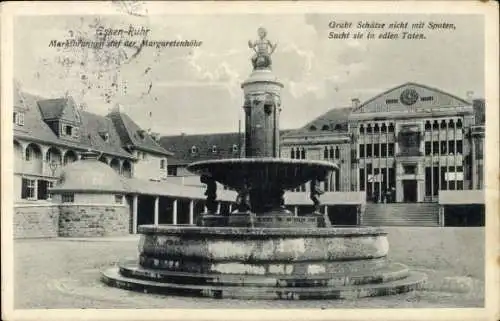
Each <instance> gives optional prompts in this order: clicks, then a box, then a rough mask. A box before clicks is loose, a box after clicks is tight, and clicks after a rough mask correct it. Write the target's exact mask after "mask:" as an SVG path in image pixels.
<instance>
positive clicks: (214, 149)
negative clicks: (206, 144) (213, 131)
mask: <svg viewBox="0 0 500 321" xmlns="http://www.w3.org/2000/svg"><path fill="white" fill-rule="evenodd" d="M212 154H217V146H215V145H213V146H212Z"/></svg>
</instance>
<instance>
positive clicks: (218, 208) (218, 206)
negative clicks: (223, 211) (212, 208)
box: [217, 202, 220, 214]
mask: <svg viewBox="0 0 500 321" xmlns="http://www.w3.org/2000/svg"><path fill="white" fill-rule="evenodd" d="M217 214H220V202H219V203H217Z"/></svg>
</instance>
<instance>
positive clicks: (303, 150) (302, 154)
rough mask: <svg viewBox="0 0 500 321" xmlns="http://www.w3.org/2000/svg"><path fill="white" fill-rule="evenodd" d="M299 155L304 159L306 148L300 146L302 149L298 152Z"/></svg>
mask: <svg viewBox="0 0 500 321" xmlns="http://www.w3.org/2000/svg"><path fill="white" fill-rule="evenodd" d="M300 157H301V158H302V159H306V150H305V149H303V148H302V151H301V153H300Z"/></svg>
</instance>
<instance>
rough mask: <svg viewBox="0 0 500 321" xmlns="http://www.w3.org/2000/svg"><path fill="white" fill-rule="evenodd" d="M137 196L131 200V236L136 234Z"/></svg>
mask: <svg viewBox="0 0 500 321" xmlns="http://www.w3.org/2000/svg"><path fill="white" fill-rule="evenodd" d="M138 198H139V196H138V195H134V198H133V199H132V234H137V204H138Z"/></svg>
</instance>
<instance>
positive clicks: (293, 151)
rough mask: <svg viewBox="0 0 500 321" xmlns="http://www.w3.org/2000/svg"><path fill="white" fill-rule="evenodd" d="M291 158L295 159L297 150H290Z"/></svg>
mask: <svg viewBox="0 0 500 321" xmlns="http://www.w3.org/2000/svg"><path fill="white" fill-rule="evenodd" d="M290 158H292V159H294V158H295V150H294V149H293V148H292V149H291V150H290Z"/></svg>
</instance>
